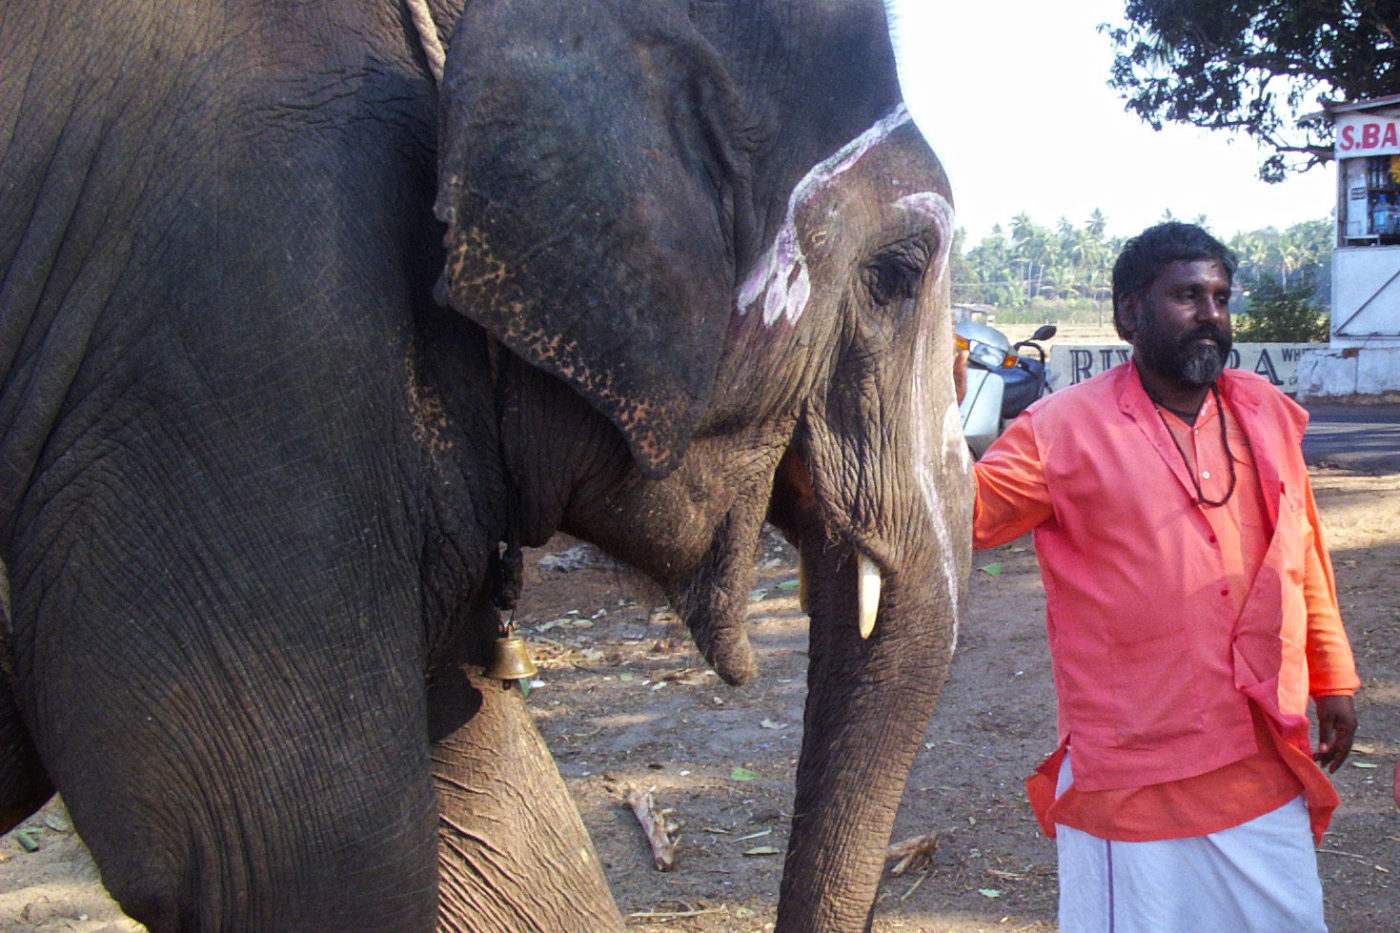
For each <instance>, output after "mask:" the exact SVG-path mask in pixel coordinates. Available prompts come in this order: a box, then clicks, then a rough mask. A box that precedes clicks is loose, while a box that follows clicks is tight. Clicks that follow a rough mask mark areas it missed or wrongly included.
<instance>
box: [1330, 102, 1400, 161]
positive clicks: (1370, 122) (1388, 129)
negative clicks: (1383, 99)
mask: <svg viewBox="0 0 1400 933" xmlns="http://www.w3.org/2000/svg"><path fill="white" fill-rule="evenodd" d="M1336 153H1337V158H1339V159H1354V158H1356V157H1357V156H1379V155H1400V117H1380V116H1375V115H1374V114H1364V113H1346V114H1342V115H1340V116H1338V117H1337V122H1336Z"/></svg>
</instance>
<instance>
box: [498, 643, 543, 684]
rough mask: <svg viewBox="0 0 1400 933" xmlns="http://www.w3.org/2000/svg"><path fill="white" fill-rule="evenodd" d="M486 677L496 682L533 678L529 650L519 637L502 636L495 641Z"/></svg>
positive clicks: (533, 668)
mask: <svg viewBox="0 0 1400 933" xmlns="http://www.w3.org/2000/svg"><path fill="white" fill-rule="evenodd" d="M486 676H487V677H494V678H495V679H496V680H523V679H525V678H527V677H534V676H535V662H533V661H531V660H530V648H529V646H527V645H526V644H525V639H523V638H521V637H520V636H519V635H502V636H501V637H500V638H497V639H496V648H495V653H494V655H493V657H492V659H491V666H490V667H488V668H487V669H486Z"/></svg>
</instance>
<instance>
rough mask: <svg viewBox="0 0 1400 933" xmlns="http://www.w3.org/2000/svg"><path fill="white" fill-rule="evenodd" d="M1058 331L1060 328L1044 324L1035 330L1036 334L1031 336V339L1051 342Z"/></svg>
mask: <svg viewBox="0 0 1400 933" xmlns="http://www.w3.org/2000/svg"><path fill="white" fill-rule="evenodd" d="M1058 330H1059V328H1057V327H1056V326H1055V325H1054V324H1042V325H1040V326H1039V327H1037V328H1036V329H1035V333H1034V334H1031V339H1032V340H1049V339H1050V338H1051V337H1053V336H1055V333H1056V331H1058Z"/></svg>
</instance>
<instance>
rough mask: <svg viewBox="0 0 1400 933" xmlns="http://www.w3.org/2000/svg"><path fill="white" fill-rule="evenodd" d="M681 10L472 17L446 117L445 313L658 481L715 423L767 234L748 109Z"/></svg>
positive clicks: (484, 9)
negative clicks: (744, 265)
mask: <svg viewBox="0 0 1400 933" xmlns="http://www.w3.org/2000/svg"><path fill="white" fill-rule="evenodd" d="M675 6H677V5H674V4H654V3H650V4H643V3H634V2H624V0H619V2H612V3H610V2H592V3H589V2H570V3H563V4H560V3H555V2H542V0H522V2H512V3H508V4H507V3H501V2H492V0H482V2H477V3H472V4H468V6H467V10H466V13H465V14H464V15H463V16H462V18H461V20H460V21H459V23H458V26H457V28H456V31H455V34H454V36H453V39H452V43H451V46H450V52H449V56H448V62H447V70H446V74H445V77H444V81H443V88H442V92H443V93H442V102H441V113H440V126H441V127H442V140H441V144H440V154H439V192H438V201H437V208H436V209H437V214H438V217H439V218H440V219H441V220H443V221H444V222H445V223H446V224H447V225H448V232H447V238H446V244H447V262H446V268H445V271H444V274H443V279H442V282H441V283H440V285H439V298H440V299H442V300H445V301H446V302H448V303H450V304H451V305H452V306H453V307H454V308H456V309H457V310H458V311H460V312H461V313H463V314H465V315H467V316H468V317H470V318H471V319H472V320H474V321H476V322H477V323H479V324H480V325H481V326H482V327H484V328H485V329H486V330H487V331H488V332H489V333H490V334H492V335H493V336H495V337H496V338H497V339H498V340H500V341H501V342H502V343H503V344H504V345H505V346H507V347H508V348H509V349H511V350H512V351H513V352H515V353H517V354H519V355H520V356H521V357H523V358H524V359H526V360H528V361H529V362H531V363H532V364H534V365H535V366H537V367H539V368H541V369H543V370H545V371H547V372H549V373H551V374H553V375H555V376H557V377H558V378H560V379H562V380H564V381H565V382H566V383H568V384H569V385H570V386H572V387H573V388H574V389H575V390H576V391H578V392H579V393H581V394H582V395H583V396H584V397H585V398H586V399H588V401H589V402H590V403H591V404H592V405H593V406H595V407H596V408H597V409H598V410H599V411H601V412H602V413H603V414H604V415H605V416H606V417H608V418H609V419H610V420H611V421H612V422H613V423H614V424H615V425H616V426H617V427H618V429H619V430H620V431H621V432H622V434H623V435H624V436H625V437H626V439H627V443H628V445H629V447H630V449H631V451H632V455H633V457H634V458H635V460H636V462H637V463H638V465H639V466H640V467H641V469H642V470H643V471H644V473H645V474H646V475H647V476H649V477H652V478H660V477H662V476H665V475H666V474H667V473H669V472H670V471H671V470H673V469H675V467H676V466H677V465H678V464H679V463H680V460H681V457H682V456H683V455H684V453H685V450H686V448H687V446H688V445H689V443H690V440H691V438H692V436H693V434H694V432H695V430H696V427H697V425H698V424H699V422H700V419H701V418H702V417H703V415H704V412H705V408H706V403H707V400H708V398H709V394H710V390H711V387H712V385H713V383H714V379H715V370H716V365H717V362H718V359H719V357H720V355H721V353H720V351H721V344H722V341H723V340H724V336H725V333H726V328H727V325H728V322H729V318H730V312H731V308H732V307H733V301H734V297H733V294H734V281H735V272H734V257H735V250H736V244H738V241H741V240H743V239H744V236H743V234H742V233H741V232H740V231H741V230H743V229H746V228H747V227H748V226H749V225H748V223H747V221H746V218H745V216H744V215H743V212H742V209H740V208H737V207H736V205H743V204H748V203H750V202H749V198H748V197H747V195H746V193H745V192H743V191H741V190H740V188H741V186H742V184H743V182H742V179H744V178H747V177H748V172H747V170H746V169H745V168H744V167H743V165H742V164H741V163H742V160H743V156H742V155H741V154H740V153H739V152H738V151H737V149H736V147H735V146H734V145H733V144H732V140H733V139H734V137H735V134H734V132H733V129H732V128H733V127H734V126H736V125H738V124H739V122H740V121H739V120H738V113H739V108H738V104H737V103H736V101H737V99H738V98H737V95H736V94H735V93H734V91H733V87H732V84H731V83H730V82H729V79H728V77H727V76H726V74H725V72H724V69H723V68H722V66H721V64H720V59H719V57H718V56H717V55H716V54H715V53H714V51H713V49H711V48H710V47H709V46H708V45H707V43H706V42H705V40H704V39H703V37H701V36H700V35H699V33H697V32H696V31H695V30H694V29H693V28H692V26H691V24H690V23H689V21H688V20H686V19H685V18H684V17H683V16H682V15H681V14H680V13H678V12H677V11H676V10H675V9H674V7H675Z"/></svg>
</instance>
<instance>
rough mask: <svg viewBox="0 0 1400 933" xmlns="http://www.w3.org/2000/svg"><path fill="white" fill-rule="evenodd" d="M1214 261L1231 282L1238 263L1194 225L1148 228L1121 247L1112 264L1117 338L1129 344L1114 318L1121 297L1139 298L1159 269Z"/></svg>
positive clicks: (1159, 225) (1226, 249)
mask: <svg viewBox="0 0 1400 933" xmlns="http://www.w3.org/2000/svg"><path fill="white" fill-rule="evenodd" d="M1202 259H1214V260H1216V261H1217V262H1219V263H1220V264H1221V265H1222V266H1224V267H1225V272H1226V274H1227V275H1228V276H1229V277H1230V280H1231V281H1232V282H1233V281H1234V278H1235V269H1236V268H1237V267H1238V265H1239V263H1238V261H1237V260H1236V259H1235V254H1234V252H1233V251H1231V249H1230V248H1229V247H1228V246H1226V245H1225V244H1224V243H1221V242H1220V241H1219V240H1217V239H1216V238H1215V237H1213V236H1211V235H1210V234H1209V233H1206V232H1205V231H1204V230H1202V229H1201V228H1200V227H1198V226H1196V225H1195V224H1183V223H1177V222H1175V221H1172V222H1169V223H1164V224H1158V225H1157V226H1155V227H1148V228H1147V229H1146V230H1144V231H1142V232H1141V233H1139V234H1138V235H1137V236H1135V237H1133V238H1132V239H1131V240H1129V241H1128V242H1127V243H1125V244H1124V245H1123V252H1121V253H1119V254H1118V261H1117V262H1115V263H1114V264H1113V327H1114V329H1115V330H1117V331H1118V336H1119V337H1122V338H1123V339H1124V340H1126V341H1128V342H1129V343H1132V342H1133V336H1132V334H1129V333H1126V332H1125V331H1124V330H1123V322H1122V321H1121V320H1120V319H1119V316H1118V302H1119V300H1120V299H1121V298H1123V296H1125V295H1137V296H1138V297H1139V298H1141V297H1142V296H1143V295H1145V294H1146V293H1147V290H1148V289H1149V288H1151V287H1152V283H1153V282H1155V281H1157V276H1159V275H1161V274H1162V270H1163V269H1165V268H1166V267H1167V266H1168V265H1170V264H1171V263H1174V262H1196V261H1198V260H1202Z"/></svg>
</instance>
